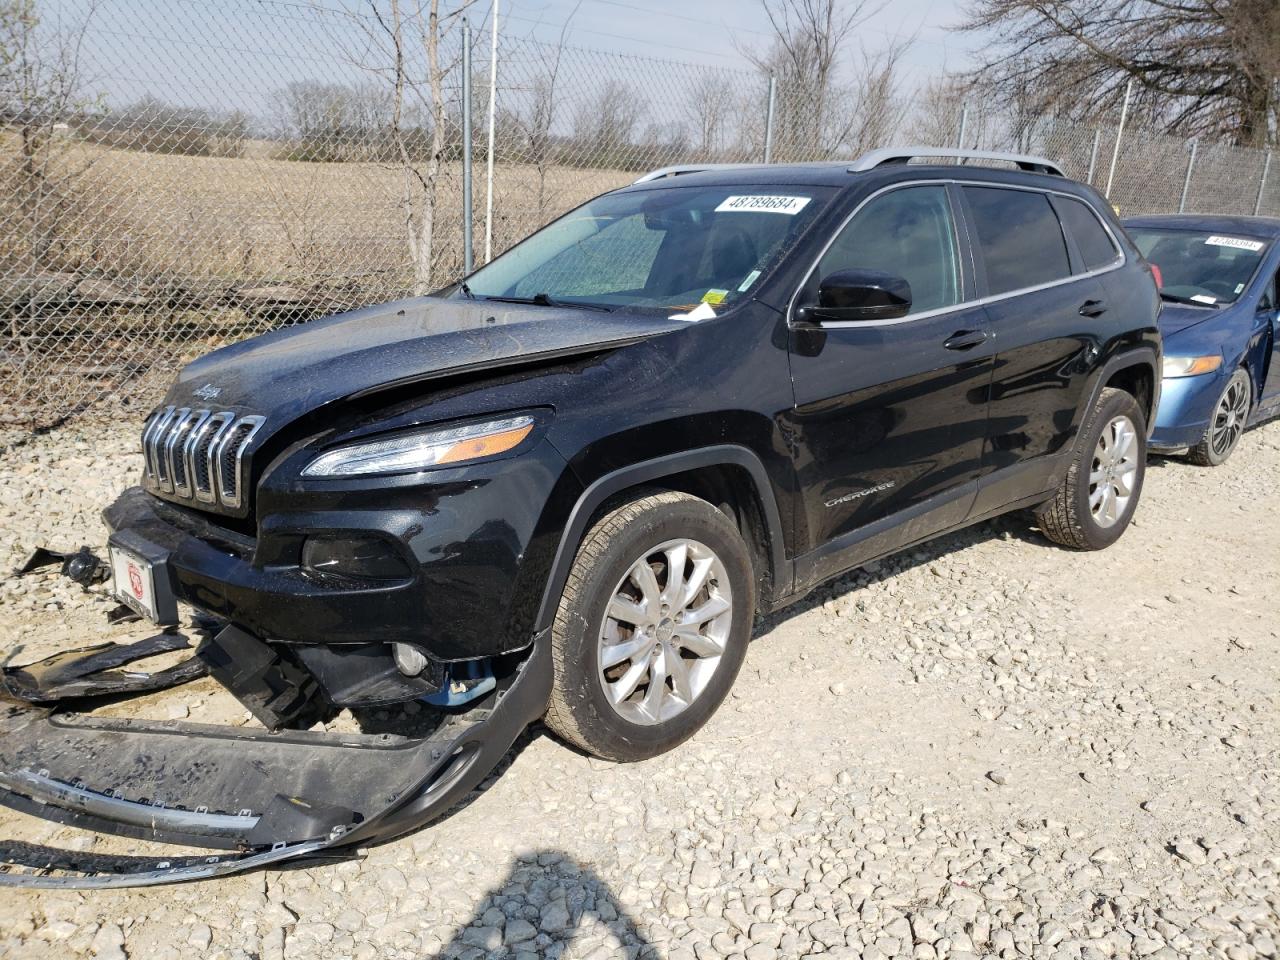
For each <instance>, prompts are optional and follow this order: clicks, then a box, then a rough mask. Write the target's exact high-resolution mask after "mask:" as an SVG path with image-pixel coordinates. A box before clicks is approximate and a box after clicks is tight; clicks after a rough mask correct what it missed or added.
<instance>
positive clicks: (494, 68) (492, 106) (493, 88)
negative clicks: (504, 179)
mask: <svg viewBox="0 0 1280 960" xmlns="http://www.w3.org/2000/svg"><path fill="white" fill-rule="evenodd" d="M497 109H498V0H493V41H492V47H491V49H490V51H489V157H488V163H489V167H488V170H487V171H486V172H485V180H486V181H487V183H488V188H487V189H486V190H485V195H484V262H485V263H488V262H489V261H490V260H492V259H493V151H494V149H495V148H494V144H493V133H494V114H495V112H496V111H497Z"/></svg>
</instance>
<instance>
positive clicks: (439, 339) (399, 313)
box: [166, 297, 684, 425]
mask: <svg viewBox="0 0 1280 960" xmlns="http://www.w3.org/2000/svg"><path fill="white" fill-rule="evenodd" d="M683 325H684V324H682V323H681V321H678V320H668V319H667V318H666V317H661V316H652V317H651V316H644V315H640V314H637V313H623V312H622V311H617V312H615V313H603V312H596V311H592V310H583V309H577V308H573V307H566V308H560V307H539V306H532V305H530V306H526V305H523V304H504V303H495V302H492V301H475V302H472V301H466V300H443V299H438V298H434V297H420V298H417V299H413V300H403V301H399V302H396V303H389V304H380V305H378V306H375V307H366V308H364V309H361V310H355V311H352V312H351V313H343V314H338V315H336V316H332V317H327V318H325V319H321V320H314V321H312V322H310V323H306V324H301V325H299V326H296V327H290V328H286V329H283V330H277V331H275V332H273V333H269V334H266V335H264V336H261V337H256V338H254V339H252V340H246V341H244V342H243V343H238V344H235V345H234V346H230V347H226V348H224V349H221V350H217V351H215V352H213V353H211V354H209V355H208V356H206V357H203V358H201V359H199V360H196V361H195V362H193V363H191V364H189V365H188V366H187V367H185V368H184V369H183V370H182V372H181V373H180V374H179V376H178V379H177V382H176V383H175V384H174V385H173V387H172V388H171V389H170V391H169V395H168V397H167V398H166V403H172V404H176V405H179V406H191V407H203V408H213V409H218V410H231V411H233V412H236V413H243V414H250V413H252V414H262V415H265V416H266V417H267V419H268V420H269V421H275V422H276V424H277V425H283V424H284V423H286V422H288V421H290V420H292V419H294V418H295V417H296V416H300V415H301V414H303V413H306V412H309V411H312V410H315V409H316V408H318V407H321V406H323V405H325V404H328V403H333V402H335V401H337V400H341V399H344V398H347V397H352V396H358V395H361V394H367V393H370V392H372V391H374V390H379V389H383V388H386V387H391V386H398V385H403V384H408V383H413V382H415V381H419V380H429V379H432V378H434V377H440V376H443V375H446V374H456V373H466V372H470V371H473V370H485V369H489V368H493V369H497V368H500V367H503V366H508V365H511V364H515V363H524V362H528V361H530V360H535V361H536V360H542V359H553V358H560V357H567V356H573V355H574V354H578V353H587V352H591V351H594V350H598V349H601V348H611V347H619V346H623V345H625V344H627V343H632V342H635V341H638V340H642V339H645V338H648V337H652V336H655V335H658V334H661V333H665V332H668V331H670V330H675V329H679V328H680V327H681V326H683Z"/></svg>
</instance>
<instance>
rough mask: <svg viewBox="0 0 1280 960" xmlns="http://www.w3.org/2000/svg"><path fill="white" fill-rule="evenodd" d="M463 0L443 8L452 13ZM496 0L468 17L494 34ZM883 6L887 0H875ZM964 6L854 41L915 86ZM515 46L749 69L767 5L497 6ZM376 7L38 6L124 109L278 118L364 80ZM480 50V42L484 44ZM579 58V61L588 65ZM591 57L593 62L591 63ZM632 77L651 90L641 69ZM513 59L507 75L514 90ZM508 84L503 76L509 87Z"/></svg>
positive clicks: (738, 0) (955, 3)
mask: <svg viewBox="0 0 1280 960" xmlns="http://www.w3.org/2000/svg"><path fill="white" fill-rule="evenodd" d="M460 2H461V0H442V5H443V7H444V8H445V10H449V9H456V8H457V6H458V5H459V3H460ZM493 2H494V0H477V2H475V3H474V4H473V5H472V6H471V7H470V9H469V11H468V16H469V17H470V19H471V21H472V23H473V25H474V26H476V27H477V28H480V29H486V30H487V26H488V23H489V22H490V20H489V16H490V13H491V11H492V5H493ZM869 2H870V3H871V4H872V5H874V4H875V3H877V2H878V0H869ZM962 2H963V0H939V2H929V0H893V2H892V4H888V3H886V4H885V7H884V9H882V10H881V11H880V12H878V13H875V14H874V15H873V16H871V17H869V18H868V20H867V21H866V22H865V23H864V24H863V25H862V27H861V28H860V29H859V30H858V32H857V35H856V36H855V38H854V41H855V43H861V44H862V45H863V46H864V47H865V48H866V49H867V50H868V51H869V52H871V53H875V52H876V51H877V50H879V49H883V47H884V46H885V45H887V44H891V43H895V42H901V41H902V40H903V39H906V38H914V39H913V41H912V44H911V46H910V48H909V49H908V50H907V52H906V54H905V56H904V57H903V58H902V60H901V61H900V64H899V69H900V75H899V84H900V90H902V91H903V92H909V91H910V90H911V89H912V88H914V87H916V86H919V85H922V84H923V83H925V82H927V81H928V80H929V79H930V78H932V77H936V76H938V75H939V74H940V73H942V72H943V71H945V70H948V69H950V70H956V69H962V68H964V67H965V66H967V65H968V63H969V50H970V49H972V48H973V47H974V46H975V44H976V42H977V38H974V37H971V36H968V35H964V34H957V33H953V32H950V31H949V30H948V29H947V28H948V27H949V26H952V25H954V24H955V23H957V22H958V21H959V20H960V19H961V17H962V15H963V11H962V6H961V4H962ZM500 3H501V6H500V19H499V26H500V30H501V32H502V34H503V35H504V36H506V37H509V38H513V39H515V38H521V37H530V38H533V39H537V40H542V41H552V42H554V41H557V40H558V39H559V37H560V34H561V30H562V29H565V24H566V23H567V24H568V27H567V32H566V43H567V44H569V45H571V46H574V47H579V48H585V49H587V50H590V51H607V52H612V53H626V54H635V55H639V56H644V57H650V58H658V59H661V60H668V61H682V62H688V63H700V64H704V65H707V66H713V67H720V68H732V67H737V68H746V67H748V61H747V59H746V57H745V56H744V54H743V52H742V50H743V49H744V48H751V47H755V48H759V49H763V48H764V47H766V46H767V45H768V43H769V41H770V37H771V34H770V32H769V29H770V28H769V20H768V17H767V16H766V14H765V12H764V9H763V8H762V6H761V4H760V0H500ZM367 4H368V0H39V5H38V8H39V9H40V10H41V11H42V16H43V17H44V19H45V24H44V25H45V26H48V27H53V26H55V25H57V24H59V23H65V24H71V25H74V24H77V23H83V22H88V23H89V24H90V28H89V30H88V32H87V34H86V37H85V44H84V50H83V55H82V61H83V62H82V73H83V74H84V76H85V78H86V86H87V87H89V88H90V89H91V90H92V91H93V92H94V93H95V94H98V95H100V96H101V98H102V99H103V100H104V101H105V102H107V103H108V104H110V105H111V106H120V105H123V104H126V103H131V102H134V101H136V100H138V99H140V98H141V97H143V96H153V97H158V98H160V99H163V100H165V101H167V102H169V103H173V104H176V105H180V106H193V107H202V108H206V109H214V110H241V111H243V112H245V113H247V114H249V115H250V116H264V115H269V114H270V113H271V111H272V110H273V109H277V108H278V104H279V91H280V90H282V89H284V87H285V86H286V85H288V84H289V83H291V82H297V81H317V80H318V81H322V82H339V83H341V82H355V81H359V80H361V79H367V78H368V76H369V74H368V72H367V71H366V70H364V69H362V68H361V67H360V66H359V63H360V62H361V59H360V53H359V47H360V45H361V29H360V28H359V27H354V26H353V25H352V20H351V17H350V16H344V11H346V12H359V13H360V18H361V19H362V20H364V21H366V22H368V21H371V19H372V18H370V17H369V16H368V6H367ZM477 46H479V45H477ZM579 62H583V61H581V60H579ZM588 62H589V61H588ZM636 70H637V71H638V75H639V77H640V79H639V82H642V83H643V82H644V70H645V67H644V66H643V65H638V66H637V68H636ZM519 76H520V70H519V67H518V66H517V65H515V64H512V65H511V68H510V69H509V71H508V81H509V82H511V83H518V82H519ZM500 83H501V81H500Z"/></svg>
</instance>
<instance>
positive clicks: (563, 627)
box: [546, 492, 755, 761]
mask: <svg viewBox="0 0 1280 960" xmlns="http://www.w3.org/2000/svg"><path fill="white" fill-rule="evenodd" d="M754 611H755V577H754V574H753V571H752V567H751V559H750V555H749V553H748V550H747V545H746V544H745V543H744V542H743V539H742V536H741V535H740V534H739V533H738V529H737V527H736V526H735V525H734V524H733V522H732V521H730V520H729V518H728V517H726V516H725V515H724V514H723V513H721V512H720V511H719V510H717V509H716V508H715V507H713V506H712V505H711V504H709V503H707V502H706V501H705V500H699V499H698V498H696V497H691V496H689V495H687V494H683V493H675V492H665V493H656V494H653V495H650V496H645V497H641V498H639V499H637V500H634V501H632V502H631V503H628V504H625V505H623V506H621V507H618V508H617V509H616V510H613V511H611V512H610V513H608V514H607V515H605V516H604V517H603V518H601V519H600V520H599V521H598V522H597V523H596V524H595V525H594V526H592V528H591V530H590V531H588V533H587V535H586V537H585V538H584V540H583V543H582V546H581V547H580V548H579V550H578V555H577V557H576V559H575V560H574V565H573V569H572V570H571V572H570V574H569V580H568V583H567V584H566V586H565V591H564V595H563V596H562V598H561V601H560V608H559V610H558V611H557V614H556V622H555V626H554V628H553V632H552V657H553V660H554V665H555V683H554V688H553V690H552V694H551V702H550V705H549V707H548V710H547V716H546V721H547V725H548V726H550V727H551V729H553V730H554V731H555V732H556V733H558V734H559V735H560V736H561V737H563V738H564V739H565V740H567V741H569V742H570V743H572V744H574V745H576V746H578V747H580V748H582V749H583V750H586V751H587V752H588V753H593V754H595V755H596V756H599V757H604V758H606V759H609V760H623V761H627V760H643V759H646V758H648V757H652V756H656V755H657V754H659V753H662V752H664V751H666V750H670V749H671V748H672V747H674V746H676V745H677V744H679V743H681V742H682V741H684V740H686V739H687V738H688V737H690V736H692V735H693V734H694V733H695V732H696V731H697V730H698V728H699V727H701V726H702V725H703V724H704V723H705V722H706V721H707V719H708V718H709V717H710V716H711V714H712V713H714V712H715V709H716V708H717V707H718V706H719V705H720V703H721V701H723V700H724V698H725V695H726V694H727V693H728V692H729V688H730V686H732V684H733V681H734V678H735V677H736V676H737V674H738V669H739V668H740V667H741V666H742V660H743V657H744V656H745V654H746V648H747V643H748V641H749V640H750V636H751V625H752V619H753V616H754Z"/></svg>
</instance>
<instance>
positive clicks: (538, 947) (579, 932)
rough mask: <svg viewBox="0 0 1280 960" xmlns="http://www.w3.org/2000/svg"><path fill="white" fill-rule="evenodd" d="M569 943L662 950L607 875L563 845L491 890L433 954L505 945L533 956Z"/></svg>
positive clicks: (472, 956) (455, 955)
mask: <svg viewBox="0 0 1280 960" xmlns="http://www.w3.org/2000/svg"><path fill="white" fill-rule="evenodd" d="M587 940H590V941H591V942H590V943H588V942H586V941H587ZM619 943H620V944H622V948H623V951H621V952H620V951H619V950H618V947H617V945H618V944H619ZM569 944H573V945H574V950H575V954H574V955H575V956H578V955H582V956H586V957H588V958H595V957H597V956H599V957H614V956H619V955H625V956H637V955H638V956H640V957H642V958H643V957H649V956H654V955H655V950H654V948H653V947H652V945H651V944H650V943H649V941H648V940H646V939H645V938H644V936H643V935H642V934H641V933H640V930H639V928H638V927H637V925H636V921H635V919H634V918H633V917H632V916H631V915H630V914H629V913H628V912H627V910H626V908H625V907H623V906H622V904H620V903H619V902H618V900H617V898H616V897H615V896H614V893H613V891H612V890H611V889H610V888H609V885H608V884H607V883H606V882H605V881H603V880H601V879H600V878H599V877H598V876H597V875H596V874H595V872H594V871H592V870H591V869H590V868H589V867H584V866H582V865H581V864H579V863H577V862H575V861H574V860H573V859H572V858H570V857H568V856H567V855H565V854H564V853H562V852H560V851H558V850H541V851H538V852H537V853H529V854H526V855H524V856H523V857H522V858H521V860H520V862H518V863H517V864H516V866H515V867H514V868H513V869H512V870H511V872H510V873H509V874H508V875H507V877H506V879H504V880H503V881H502V882H501V883H500V884H497V885H496V886H494V887H493V888H492V889H491V890H489V892H488V893H487V894H486V895H485V896H484V897H483V899H481V901H480V902H479V903H478V904H477V905H476V908H475V912H474V913H473V914H472V916H471V917H470V918H469V919H468V920H467V921H466V923H465V924H464V925H463V926H461V927H460V929H459V930H458V933H457V935H456V936H454V938H453V939H452V940H451V941H449V943H447V944H445V946H444V947H443V948H441V950H440V951H439V952H438V953H436V954H435V955H434V957H433V960H482V958H484V957H487V956H491V955H493V954H494V953H495V952H498V951H502V950H504V949H505V951H506V952H505V953H503V954H502V955H503V956H507V957H511V958H513V960H522V958H529V960H533V958H539V957H544V956H547V955H548V954H554V955H556V956H559V954H560V951H561V950H563V949H564V948H565V947H567V946H568V945H569Z"/></svg>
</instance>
